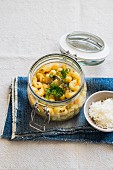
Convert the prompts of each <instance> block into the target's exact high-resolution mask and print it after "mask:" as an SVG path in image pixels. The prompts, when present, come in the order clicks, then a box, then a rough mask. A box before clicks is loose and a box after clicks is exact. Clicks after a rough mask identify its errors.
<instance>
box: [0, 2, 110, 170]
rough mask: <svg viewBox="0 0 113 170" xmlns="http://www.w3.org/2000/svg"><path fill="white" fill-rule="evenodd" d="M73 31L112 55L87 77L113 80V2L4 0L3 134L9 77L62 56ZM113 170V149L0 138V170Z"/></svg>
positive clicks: (0, 57) (0, 59)
mask: <svg viewBox="0 0 113 170" xmlns="http://www.w3.org/2000/svg"><path fill="white" fill-rule="evenodd" d="M74 30H81V31H87V32H91V33H94V34H97V35H99V36H100V37H102V38H103V39H104V40H105V41H106V42H107V43H108V45H109V47H110V49H111V53H110V55H109V57H108V58H107V59H106V61H105V62H104V63H102V64H101V65H98V66H95V67H88V66H87V67H86V66H84V67H83V70H84V72H85V75H86V76H91V77H113V58H112V57H113V1H112V0H109V1H108V0H98V1H97V0H12V1H9V0H0V130H2V128H3V125H4V121H5V113H6V111H7V93H8V86H9V84H10V82H11V77H12V76H16V75H21V76H27V74H28V71H29V68H30V66H31V65H32V63H33V62H34V61H35V60H36V59H38V58H39V57H41V56H43V55H45V54H49V53H53V52H59V44H58V41H59V39H60V37H61V36H62V35H63V34H65V33H67V32H71V31H74ZM20 169H21V170H75V169H76V170H86V169H87V170H90V169H91V170H108V169H109V170H112V169H113V146H110V145H106V144H104V145H101V144H89V143H88V144H86V143H75V142H73V143H72V142H54V141H51V142H50V141H41V142H32V141H25V142H14V141H13V142H11V141H7V140H3V139H0V170H20Z"/></svg>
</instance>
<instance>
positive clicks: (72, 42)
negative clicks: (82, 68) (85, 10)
mask: <svg viewBox="0 0 113 170" xmlns="http://www.w3.org/2000/svg"><path fill="white" fill-rule="evenodd" d="M59 43H60V50H61V52H62V53H66V52H67V51H68V52H69V53H70V54H72V55H77V59H78V62H81V63H83V64H85V65H97V64H100V63H102V62H103V61H104V60H105V58H106V57H107V56H108V54H109V47H108V45H107V44H106V43H105V41H103V40H102V39H101V38H100V37H98V36H96V35H93V34H91V33H87V32H80V31H75V32H72V33H70V34H69V33H68V34H65V35H63V36H62V37H61V38H60V41H59Z"/></svg>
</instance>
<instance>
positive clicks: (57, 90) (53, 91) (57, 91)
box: [45, 83, 64, 99]
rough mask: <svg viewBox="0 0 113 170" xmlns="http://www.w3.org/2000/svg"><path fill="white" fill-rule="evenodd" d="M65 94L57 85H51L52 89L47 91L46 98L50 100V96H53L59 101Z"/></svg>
mask: <svg viewBox="0 0 113 170" xmlns="http://www.w3.org/2000/svg"><path fill="white" fill-rule="evenodd" d="M63 94H64V91H63V89H62V88H61V87H59V86H57V85H56V84H55V83H52V84H50V88H47V89H46V95H45V97H46V98H47V99H48V98H49V96H50V95H53V96H54V98H55V99H59V98H60V97H61V96H62V95H63Z"/></svg>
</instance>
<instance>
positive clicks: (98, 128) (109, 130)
mask: <svg viewBox="0 0 113 170" xmlns="http://www.w3.org/2000/svg"><path fill="white" fill-rule="evenodd" d="M100 93H101V94H102V93H109V94H113V91H109V90H103V91H97V92H95V93H93V94H92V95H90V96H89V97H88V98H87V99H86V102H85V104H84V116H85V118H86V120H87V122H88V123H89V124H90V125H91V126H92V127H94V128H95V129H97V130H99V131H102V132H113V128H107V129H104V128H101V127H99V126H97V125H96V124H95V123H94V122H93V121H92V120H91V118H90V117H89V115H88V112H86V107H88V105H87V104H88V101H89V100H90V99H91V98H93V97H94V96H96V95H99V94H100Z"/></svg>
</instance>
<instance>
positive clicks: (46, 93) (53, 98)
mask: <svg viewBox="0 0 113 170" xmlns="http://www.w3.org/2000/svg"><path fill="white" fill-rule="evenodd" d="M30 80H31V86H30V88H29V86H28V98H29V101H30V104H31V106H34V104H35V103H36V102H37V100H38V99H37V97H39V101H40V102H39V105H40V106H39V107H40V110H41V111H40V112H37V113H38V114H40V115H41V116H44V110H43V104H42V106H41V102H42V103H44V104H45V105H46V106H47V109H48V111H49V114H50V119H51V120H53V121H62V120H67V119H70V118H72V117H73V116H75V115H76V114H77V113H79V111H80V109H81V107H82V106H83V104H84V102H85V99H86V91H87V88H86V83H85V82H83V80H82V77H81V72H79V71H78V70H77V69H76V68H72V67H71V66H70V65H69V64H68V63H62V62H51V63H50V64H49V63H47V64H45V65H43V66H41V67H40V68H38V69H35V71H34V74H33V75H32V77H31V79H30ZM31 90H32V91H31ZM33 93H34V94H33ZM36 96H37V97H36ZM41 100H42V101H41ZM46 102H47V103H46Z"/></svg>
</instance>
